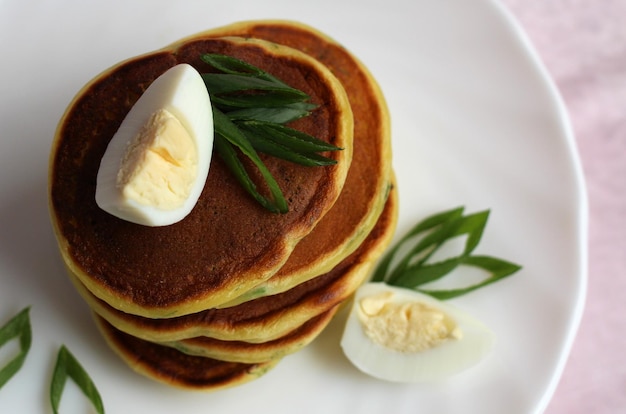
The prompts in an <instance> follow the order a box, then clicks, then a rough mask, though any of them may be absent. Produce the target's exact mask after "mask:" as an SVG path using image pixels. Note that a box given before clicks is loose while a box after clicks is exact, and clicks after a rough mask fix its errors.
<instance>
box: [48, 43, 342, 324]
mask: <svg viewBox="0 0 626 414" xmlns="http://www.w3.org/2000/svg"><path fill="white" fill-rule="evenodd" d="M202 53H221V54H226V55H230V56H234V57H237V58H239V59H242V60H245V61H247V62H249V63H251V64H253V65H256V66H258V67H260V68H261V69H263V70H265V71H267V72H269V73H270V74H273V75H274V76H277V77H278V78H280V79H282V80H283V81H285V82H286V83H287V84H289V85H291V86H293V87H295V88H298V89H301V90H303V91H304V92H306V93H308V94H309V95H310V96H311V101H312V102H313V103H316V104H318V105H319V108H318V109H317V110H315V111H314V113H313V114H312V115H311V116H309V117H307V118H303V119H300V120H298V121H295V122H294V123H293V124H292V126H293V127H294V128H297V129H299V130H302V131H304V132H307V133H309V134H311V135H313V136H316V137H317V138H320V139H323V140H325V141H328V142H330V143H332V144H334V145H336V146H339V147H342V148H344V150H343V151H336V152H332V153H329V154H325V155H327V156H329V157H331V158H334V159H336V160H337V161H338V163H337V164H336V165H334V166H331V167H302V166H298V165H295V164H292V163H289V162H285V161H281V160H278V159H276V158H268V157H263V158H264V161H265V162H266V165H267V167H268V169H269V170H270V171H271V172H272V173H273V175H274V177H275V178H276V180H277V182H278V184H279V185H280V186H281V188H282V190H283V192H284V193H285V197H286V198H287V199H288V200H289V207H290V211H289V212H288V213H286V214H282V215H276V214H271V213H269V212H268V211H267V210H265V209H263V208H262V207H261V206H260V205H258V204H257V203H256V202H255V201H254V200H252V199H251V197H249V196H248V194H247V193H245V192H244V190H243V189H242V188H241V186H240V185H239V184H238V182H237V181H236V179H235V178H234V177H233V176H232V174H231V173H230V172H229V171H228V170H227V169H226V167H225V166H224V164H223V162H222V161H221V159H220V158H219V157H214V158H213V160H212V164H211V169H210V172H209V177H208V179H207V182H206V185H205V188H204V191H203V193H202V195H201V197H200V200H199V201H198V204H197V205H196V207H195V208H194V210H193V211H192V212H191V214H190V215H189V216H187V217H186V218H185V219H184V220H182V221H181V222H179V223H176V224H174V225H171V226H164V227H154V228H153V227H145V226H140V225H137V224H133V223H129V222H126V221H124V220H120V219H118V218H116V217H113V216H111V215H109V214H107V213H105V212H104V211H102V210H100V209H99V208H98V207H97V205H96V203H95V200H94V194H95V182H96V174H97V171H98V167H99V163H100V159H101V157H102V155H103V153H104V150H105V149H106V146H107V144H108V142H109V140H110V139H111V137H112V136H113V134H114V132H115V131H116V129H117V127H118V126H119V125H120V123H121V122H122V119H123V118H124V116H125V115H126V113H127V112H128V110H129V109H130V107H131V106H132V105H133V104H134V102H135V101H136V100H137V99H138V98H139V96H140V95H141V93H142V91H143V90H145V88H146V87H147V86H148V85H149V84H150V83H151V82H152V81H153V80H154V79H155V78H156V77H157V76H159V75H160V74H161V73H163V72H165V71H166V70H167V69H168V68H170V67H172V66H174V65H176V64H178V63H189V64H191V65H192V66H194V67H196V68H197V69H198V70H199V71H201V72H202V71H206V70H208V68H207V67H206V66H205V65H204V64H203V63H202V62H201V60H200V55H201V54H202ZM352 133H353V119H352V112H351V109H350V104H349V102H348V99H347V96H346V94H345V91H344V89H343V87H342V85H341V84H340V83H339V81H338V80H337V79H336V78H335V77H334V76H333V75H332V73H331V72H330V71H329V70H328V69H327V68H326V67H325V66H324V65H322V64H320V63H319V62H318V61H316V60H315V59H312V58H311V57H309V56H308V55H306V54H303V53H301V52H298V51H296V50H295V49H292V48H288V47H285V46H280V45H276V44H271V43H269V42H265V41H262V40H251V39H247V40H246V39H242V38H235V37H233V38H219V39H217V38H215V39H203V40H199V39H196V40H195V41H181V42H179V43H176V44H174V45H171V46H169V47H167V48H165V49H162V50H159V51H156V52H153V53H149V54H147V55H144V56H140V57H137V58H134V59H131V60H128V61H126V62H123V63H120V64H118V65H116V66H114V67H113V68H111V69H109V70H107V71H106V72H104V73H102V74H101V75H99V76H97V77H96V78H95V79H94V80H93V81H92V82H90V83H89V84H88V85H87V86H85V88H84V89H83V90H81V91H80V92H79V94H78V95H77V96H76V98H75V99H74V100H73V102H72V103H71V105H70V106H69V108H68V110H67V111H66V113H65V114H64V116H63V118H62V119H61V121H60V124H59V127H58V130H57V134H56V136H55V141H54V145H53V149H52V154H51V161H50V177H49V179H50V183H49V192H50V206H51V216H52V222H53V225H54V227H55V233H56V235H57V238H58V241H59V245H60V250H61V253H62V256H63V258H64V261H65V264H66V266H67V267H68V268H69V269H70V270H71V271H72V273H74V274H75V275H77V276H78V277H79V279H80V281H81V282H82V283H83V284H84V285H85V286H86V287H87V288H88V289H89V290H90V292H92V293H93V294H94V295H96V296H97V297H99V298H101V299H102V300H104V301H106V302H107V303H108V304H109V305H111V306H112V307H114V308H116V309H119V310H122V311H124V312H128V313H132V314H136V315H140V316H144V317H150V318H161V317H171V316H179V315H184V314H190V313H194V312H197V311H200V310H203V309H207V308H210V307H213V306H216V305H219V304H220V303H223V302H226V301H228V300H231V299H233V298H234V297H237V296H238V295H240V294H241V293H243V292H245V291H247V290H249V289H250V288H252V287H253V286H255V285H258V284H259V283H261V282H263V281H264V280H267V279H268V278H269V277H271V276H272V275H273V274H274V273H275V272H276V271H277V270H278V269H279V268H280V267H281V266H282V265H283V264H284V262H285V261H286V260H287V258H288V257H289V254H290V253H291V251H292V250H293V248H294V246H295V245H296V243H297V242H298V241H299V240H300V239H302V237H304V236H306V235H307V234H308V233H310V232H311V230H312V229H313V228H314V227H315V225H316V224H317V223H318V222H319V220H320V219H321V218H322V217H323V216H324V215H325V213H326V212H327V211H328V210H329V209H330V208H331V207H332V206H333V204H334V203H335V201H336V199H337V197H338V196H339V194H340V192H341V190H342V187H343V184H344V181H345V178H346V174H347V171H348V169H349V166H350V161H351V158H352ZM252 176H253V178H254V177H255V175H254V174H252ZM257 178H258V177H257ZM261 187H262V185H261ZM261 189H262V188H261ZM262 190H263V189H262Z"/></svg>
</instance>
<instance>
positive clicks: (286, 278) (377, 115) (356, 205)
mask: <svg viewBox="0 0 626 414" xmlns="http://www.w3.org/2000/svg"><path fill="white" fill-rule="evenodd" d="M219 36H242V37H251V38H260V39H265V40H269V41H271V42H275V43H279V44H282V45H285V46H289V47H293V48H295V49H299V50H301V51H303V52H304V53H306V54H308V55H310V56H312V57H314V58H315V59H317V60H318V61H320V62H321V63H323V64H324V65H325V66H327V67H328V68H329V69H330V71H331V72H332V73H333V74H334V75H335V76H336V77H337V79H339V81H340V82H341V83H342V85H343V87H344V89H345V90H346V93H347V95H348V99H349V101H350V105H351V108H352V113H353V116H354V149H353V157H352V164H351V166H350V170H349V171H348V176H347V178H346V182H345V185H344V188H343V191H342V193H341V195H340V196H339V198H338V199H337V202H336V203H335V205H334V206H333V208H332V209H331V210H330V211H329V212H328V213H327V214H326V215H325V216H324V217H323V218H322V220H321V221H320V222H319V223H318V225H317V226H316V227H315V228H314V229H313V231H312V232H311V233H310V234H309V235H308V236H307V237H305V238H304V239H303V240H301V242H300V243H299V244H298V245H297V246H296V248H295V249H294V251H293V253H292V254H291V256H290V257H289V260H288V261H287V262H286V263H285V264H284V266H283V267H282V268H281V269H280V270H279V271H278V273H276V274H275V275H274V276H272V277H271V278H270V279H269V280H267V281H266V282H263V283H261V284H259V285H258V286H256V287H255V288H254V289H252V290H250V291H248V292H246V293H244V294H243V295H241V296H240V297H238V298H236V299H235V300H233V301H230V302H228V303H226V304H222V305H220V307H227V306H234V305H237V304H240V303H242V302H245V301H248V300H251V299H255V298H257V297H260V296H267V295H272V294H276V293H280V292H284V291H285V290H288V289H290V288H292V287H293V286H295V285H297V284H299V283H302V282H304V281H306V280H308V279H310V278H312V277H315V276H318V275H320V274H323V273H326V272H328V271H330V269H332V268H333V267H334V266H335V265H337V263H339V262H340V261H341V260H343V259H344V258H345V257H346V256H348V255H349V254H350V253H352V252H353V251H354V250H355V249H356V248H357V247H358V246H359V245H360V243H361V242H362V241H363V240H364V239H365V237H366V236H367V234H368V233H369V231H370V230H371V229H372V227H373V226H374V225H375V224H376V220H377V219H378V216H379V215H380V213H381V212H382V210H383V208H384V205H385V200H386V198H387V191H388V188H389V186H390V181H391V131H390V130H391V128H390V117H389V113H388V108H387V105H386V102H385V99H384V96H383V93H382V91H381V90H380V87H379V85H378V83H377V82H376V80H375V79H374V77H373V76H372V75H371V73H370V72H369V70H368V69H367V68H366V67H365V66H364V65H363V63H362V62H361V61H359V60H358V59H357V58H356V57H355V56H354V55H353V54H352V53H350V52H349V51H348V50H346V49H345V48H344V47H343V46H341V45H340V44H339V43H337V42H336V41H335V40H333V39H331V38H330V37H328V36H326V35H325V34H324V33H322V32H320V31H318V30H316V29H314V28H312V27H310V26H307V25H304V24H301V23H298V22H292V21H283V20H266V21H263V20H262V21H247V22H240V23H235V24H232V25H228V26H224V27H220V28H216V29H212V30H209V31H206V32H203V33H200V34H198V35H194V36H191V37H188V38H186V39H184V42H185V43H188V44H193V43H195V42H201V41H202V39H204V38H207V37H219Z"/></svg>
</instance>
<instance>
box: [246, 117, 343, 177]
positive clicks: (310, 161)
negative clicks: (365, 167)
mask: <svg viewBox="0 0 626 414" xmlns="http://www.w3.org/2000/svg"><path fill="white" fill-rule="evenodd" d="M242 131H243V133H244V134H245V135H246V137H247V138H248V141H250V144H252V146H253V147H254V149H255V150H257V151H258V152H262V153H264V154H268V155H271V156H273V157H276V158H281V159H283V160H287V161H290V162H293V163H296V164H300V165H305V166H307V167H318V166H325V165H334V164H336V163H337V161H336V160H333V159H332V158H327V157H324V156H322V155H318V154H316V153H301V152H295V151H293V150H291V149H289V148H287V147H286V146H284V145H281V144H279V143H277V142H274V141H272V140H268V139H263V138H262V137H261V136H259V135H256V134H255V131H250V130H248V129H247V128H245V127H244V128H242Z"/></svg>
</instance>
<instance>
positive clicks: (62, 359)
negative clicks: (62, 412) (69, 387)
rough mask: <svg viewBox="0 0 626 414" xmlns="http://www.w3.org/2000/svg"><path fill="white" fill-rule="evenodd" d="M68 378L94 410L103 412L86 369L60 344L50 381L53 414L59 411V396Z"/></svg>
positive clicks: (98, 394) (100, 413)
mask: <svg viewBox="0 0 626 414" xmlns="http://www.w3.org/2000/svg"><path fill="white" fill-rule="evenodd" d="M68 378H71V379H72V380H73V381H74V383H76V385H78V387H79V388H80V389H81V391H82V392H83V393H84V394H85V396H86V397H87V398H88V399H89V401H91V403H92V404H93V407H94V408H95V409H96V412H97V413H98V414H104V404H103V403H102V398H101V397H100V393H99V392H98V389H97V388H96V386H95V384H94V383H93V381H92V380H91V378H90V377H89V374H87V371H85V369H84V368H83V367H82V366H81V365H80V363H79V362H78V360H77V359H76V358H75V357H74V355H72V353H71V352H70V351H69V350H68V349H67V348H66V347H65V346H61V348H60V349H59V353H58V355H57V361H56V364H55V367H54V373H53V374H52V381H51V383H50V403H51V404H52V410H53V412H54V414H58V413H59V405H60V404H61V397H62V396H63V390H64V389H65V383H66V382H67V379H68Z"/></svg>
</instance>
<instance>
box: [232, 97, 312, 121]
mask: <svg viewBox="0 0 626 414" xmlns="http://www.w3.org/2000/svg"><path fill="white" fill-rule="evenodd" d="M315 108H317V105H314V104H312V103H308V102H295V103H292V104H288V105H284V106H282V107H269V108H268V107H265V108H264V107H258V108H243V109H236V110H233V111H229V112H228V114H227V115H228V117H229V118H230V119H231V120H233V121H240V120H251V121H262V122H273V123H275V124H286V123H288V122H291V121H295V120H296V119H300V118H304V117H306V116H308V115H309V113H310V112H311V111H312V110H313V109H315Z"/></svg>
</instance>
